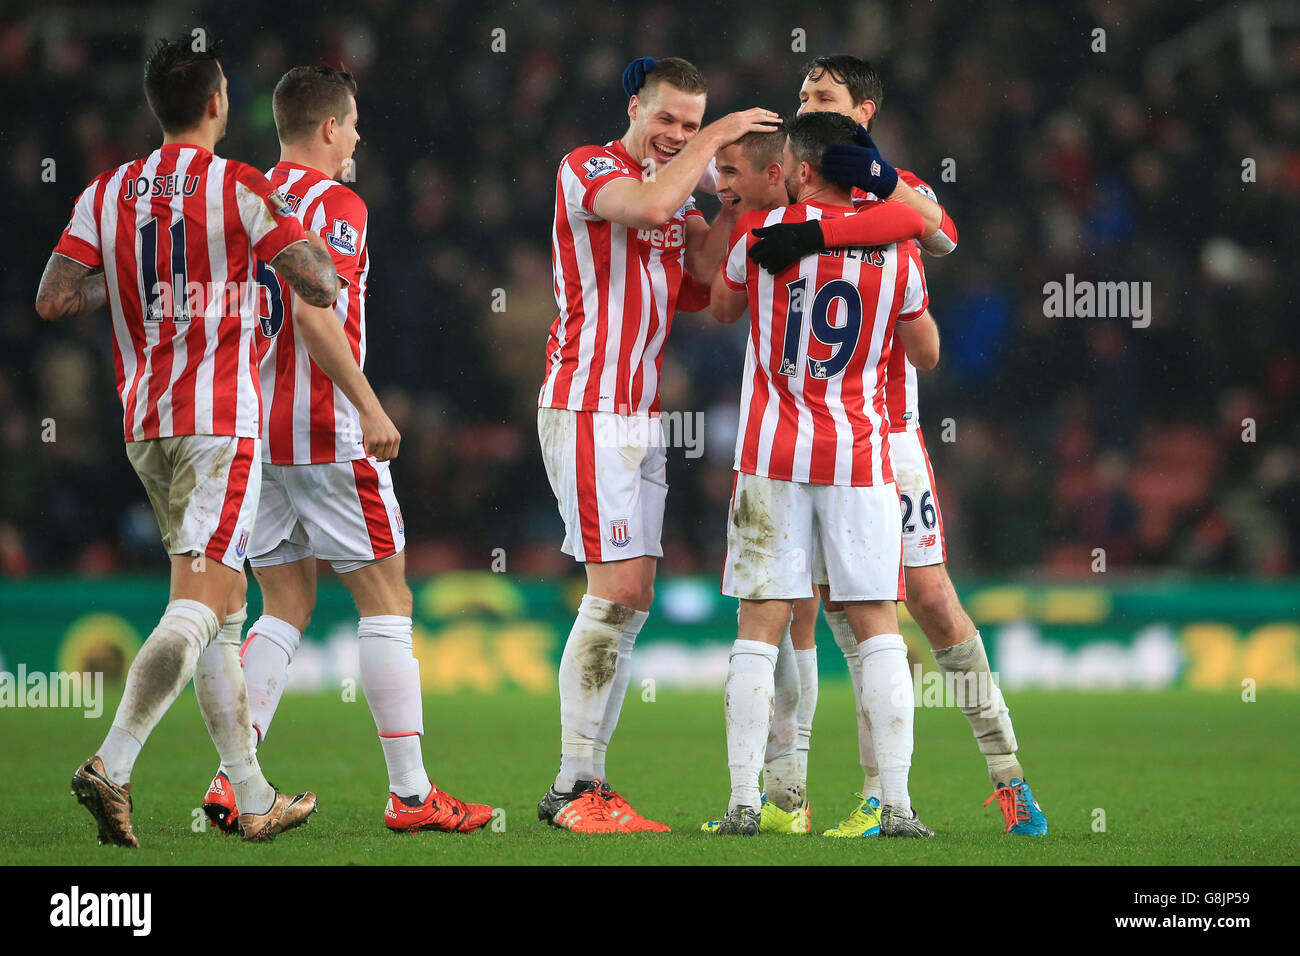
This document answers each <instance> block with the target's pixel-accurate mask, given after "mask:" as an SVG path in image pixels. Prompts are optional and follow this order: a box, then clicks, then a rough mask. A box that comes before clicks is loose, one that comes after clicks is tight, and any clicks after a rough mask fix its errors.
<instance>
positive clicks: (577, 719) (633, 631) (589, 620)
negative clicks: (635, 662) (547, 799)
mask: <svg viewBox="0 0 1300 956" xmlns="http://www.w3.org/2000/svg"><path fill="white" fill-rule="evenodd" d="M657 564H658V561H657V559H656V558H654V557H650V556H642V557H637V558H629V559H628V560H626V561H605V562H588V563H587V565H586V570H587V593H586V594H585V595H584V596H583V598H582V603H581V604H579V606H578V616H577V619H576V620H575V621H574V623H573V629H572V630H571V631H570V632H569V638H568V640H567V641H566V642H565V644H564V654H563V656H562V657H561V658H560V748H561V756H560V771H559V773H558V774H557V776H556V778H555V789H556V790H557V791H559V792H561V793H568V792H571V791H572V790H573V789H574V787H575V786H576V784H577V782H578V781H579V780H592V779H597V778H599V779H602V780H603V779H604V778H603V777H601V776H600V773H598V769H599V770H601V771H603V770H604V753H605V749H606V747H607V746H608V742H609V739H610V738H611V737H612V736H613V733H614V729H615V727H617V725H618V715H619V712H620V705H621V704H622V698H623V696H624V695H625V694H626V691H627V683H628V680H629V679H630V677H631V673H630V666H628V662H630V658H631V653H632V646H633V644H634V643H635V641H636V637H637V635H638V634H639V633H640V630H641V626H642V625H643V624H644V623H645V620H646V618H647V617H648V616H649V614H648V612H649V610H650V604H651V602H652V601H653V600H654V577H655V569H656V566H657ZM620 665H623V666H622V667H621V670H622V676H623V679H622V681H618V680H616V676H617V675H618V672H619V670H620ZM620 685H621V686H620ZM616 689H617V691H618V693H617V696H616V695H615V691H616ZM598 761H599V763H600V767H599V768H598V767H597V762H598Z"/></svg>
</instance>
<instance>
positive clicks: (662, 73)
mask: <svg viewBox="0 0 1300 956" xmlns="http://www.w3.org/2000/svg"><path fill="white" fill-rule="evenodd" d="M661 83H667V84H668V85H669V86H675V87H677V89H679V90H681V91H682V92H683V93H695V94H699V93H707V92H709V87H708V84H707V83H705V82H704V74H703V73H701V72H700V71H699V68H698V67H696V66H695V64H694V63H691V62H689V61H687V60H683V59H682V58H681V57H679V56H666V57H664V58H663V59H662V60H660V61H659V62H658V63H656V64H655V68H654V69H653V70H651V71H650V72H649V73H647V74H646V78H645V83H644V84H643V85H642V87H641V92H640V94H639V95H640V98H641V99H642V100H644V99H646V98H647V97H648V96H649V95H650V92H651V91H652V90H653V89H655V88H656V87H657V86H659V84H661Z"/></svg>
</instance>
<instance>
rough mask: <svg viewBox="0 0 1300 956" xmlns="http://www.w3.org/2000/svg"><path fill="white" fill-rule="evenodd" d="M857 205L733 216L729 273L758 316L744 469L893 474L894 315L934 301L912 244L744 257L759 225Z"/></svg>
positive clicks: (806, 479) (846, 481) (828, 481)
mask: <svg viewBox="0 0 1300 956" xmlns="http://www.w3.org/2000/svg"><path fill="white" fill-rule="evenodd" d="M852 214H853V209H852V208H845V207H839V206H829V205H823V204H820V203H812V202H808V203H796V204H795V205H793V206H784V207H781V208H778V209H773V210H771V211H761V210H759V211H753V212H748V213H745V214H744V215H743V216H741V217H740V221H739V222H737V223H736V227H735V229H734V230H733V232H732V235H731V251H730V252H729V253H728V255H727V262H726V267H725V269H726V272H725V281H726V283H727V286H728V288H730V289H733V290H735V291H737V292H739V291H742V290H746V291H748V293H749V315H750V336H749V343H748V346H747V348H746V350H745V374H744V381H743V385H742V393H741V400H740V430H739V433H738V435H737V437H736V462H735V468H736V470H737V471H741V472H744V473H746V474H750V475H760V476H763V477H767V478H773V479H777V480H780V481H797V482H803V483H808V484H821V485H877V484H884V483H886V482H889V481H892V480H893V470H892V468H891V467H890V462H889V437H888V424H889V419H888V412H887V410H886V407H885V369H886V366H887V365H888V363H889V355H890V346H891V344H892V341H893V337H894V324H895V322H896V321H899V320H902V321H908V320H911V319H915V318H916V317H918V316H919V315H920V314H921V313H922V312H923V311H924V310H925V307H926V298H925V286H924V283H923V282H922V279H921V273H920V270H919V268H918V262H917V254H916V251H915V248H914V247H913V246H912V244H911V243H902V244H899V243H891V244H890V245H887V246H879V247H874V248H866V247H848V248H845V249H832V250H830V251H829V252H826V253H822V254H821V255H811V256H805V257H804V258H803V259H801V260H800V261H799V262H797V263H794V264H792V265H790V266H789V267H788V268H786V269H785V270H784V271H782V272H781V273H779V274H777V275H775V276H773V275H772V274H771V273H769V272H767V271H766V270H764V269H761V268H759V267H758V266H757V265H755V263H754V262H753V261H752V260H751V259H750V258H749V256H748V251H749V247H750V245H751V244H752V243H753V242H754V241H755V239H754V237H753V236H752V234H751V233H750V230H751V229H754V228H757V227H759V226H767V225H774V224H776V223H779V222H806V221H808V220H810V219H819V218H833V217H839V216H845V215H852Z"/></svg>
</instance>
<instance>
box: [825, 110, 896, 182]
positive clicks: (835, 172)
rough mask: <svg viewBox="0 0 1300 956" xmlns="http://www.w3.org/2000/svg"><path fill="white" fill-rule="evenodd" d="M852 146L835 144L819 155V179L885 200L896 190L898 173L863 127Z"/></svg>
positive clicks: (855, 136) (859, 129)
mask: <svg viewBox="0 0 1300 956" xmlns="http://www.w3.org/2000/svg"><path fill="white" fill-rule="evenodd" d="M853 143H854V145H852V146H850V145H848V144H847V143H835V144H833V145H831V146H827V147H826V152H824V153H822V175H823V176H825V177H826V178H827V179H830V180H833V181H834V182H837V183H847V184H848V185H850V186H857V187H858V188H859V189H861V190H863V191H864V192H869V193H874V194H875V195H876V196H878V197H879V198H881V199H888V198H889V196H890V195H891V194H892V193H893V191H894V189H895V188H896V187H897V186H898V170H896V169H894V167H893V166H890V165H889V163H887V162H885V158H884V157H883V156H881V155H880V150H878V149H876V144H875V143H873V142H872V141H871V136H870V134H869V133H867V128H866V127H865V126H859V127H858V132H857V133H856V134H855V135H854V137H853Z"/></svg>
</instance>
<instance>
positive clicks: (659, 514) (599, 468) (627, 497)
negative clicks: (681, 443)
mask: <svg viewBox="0 0 1300 956" xmlns="http://www.w3.org/2000/svg"><path fill="white" fill-rule="evenodd" d="M537 436H538V438H539V439H540V440H541V445H542V460H543V462H545V464H546V476H547V478H549V479H550V482H551V490H552V491H553V492H555V501H556V503H557V504H558V505H559V508H560V517H561V518H563V519H564V543H563V544H562V545H561V546H560V550H562V551H563V552H564V553H565V554H571V555H573V558H574V560H575V561H580V562H584V563H585V562H588V561H591V562H601V561H622V560H624V559H625V558H639V557H643V556H650V557H656V558H658V557H662V556H663V553H664V552H663V548H661V547H660V544H659V539H660V536H661V535H662V533H663V527H664V500H665V499H666V498H667V496H668V480H667V463H668V456H667V451H666V449H665V447H664V440H663V428H662V426H661V424H660V421H659V418H658V417H651V416H648V415H618V414H615V413H614V412H574V411H569V410H568V409H563V408H539V409H538V410H537Z"/></svg>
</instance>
